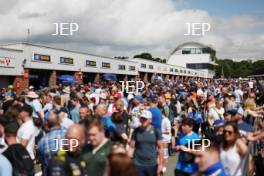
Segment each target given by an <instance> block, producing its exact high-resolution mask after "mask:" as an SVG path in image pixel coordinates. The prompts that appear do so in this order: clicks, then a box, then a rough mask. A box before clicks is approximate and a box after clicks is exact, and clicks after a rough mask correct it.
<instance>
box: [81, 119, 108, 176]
mask: <svg viewBox="0 0 264 176" xmlns="http://www.w3.org/2000/svg"><path fill="white" fill-rule="evenodd" d="M87 132H88V141H89V144H88V145H87V146H86V147H85V148H84V151H83V152H84V153H83V159H84V160H85V161H86V163H87V168H88V172H87V173H88V175H93V176H103V175H104V173H105V161H106V159H107V155H108V154H109V152H110V149H111V147H112V143H111V141H109V140H108V139H107V138H106V137H105V131H104V126H103V125H102V124H101V123H100V121H98V120H95V121H93V122H92V123H91V124H90V125H89V127H88V129H87Z"/></svg>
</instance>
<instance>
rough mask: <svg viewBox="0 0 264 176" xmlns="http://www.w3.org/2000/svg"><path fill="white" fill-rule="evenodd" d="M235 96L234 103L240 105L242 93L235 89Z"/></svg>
mask: <svg viewBox="0 0 264 176" xmlns="http://www.w3.org/2000/svg"><path fill="white" fill-rule="evenodd" d="M234 94H235V96H236V103H241V97H243V92H242V90H240V89H236V90H235V92H234Z"/></svg>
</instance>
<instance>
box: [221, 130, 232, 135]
mask: <svg viewBox="0 0 264 176" xmlns="http://www.w3.org/2000/svg"><path fill="white" fill-rule="evenodd" d="M223 133H224V134H225V133H228V134H229V135H231V134H233V133H234V132H233V131H228V130H224V131H223Z"/></svg>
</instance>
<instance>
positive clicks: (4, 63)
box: [0, 57, 11, 67]
mask: <svg viewBox="0 0 264 176" xmlns="http://www.w3.org/2000/svg"><path fill="white" fill-rule="evenodd" d="M10 63H11V59H10V58H8V57H0V66H1V67H11V65H10Z"/></svg>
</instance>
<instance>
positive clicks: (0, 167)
mask: <svg viewBox="0 0 264 176" xmlns="http://www.w3.org/2000/svg"><path fill="white" fill-rule="evenodd" d="M0 175H1V176H12V166H11V163H10V162H9V161H8V159H7V158H6V157H5V156H4V155H2V154H0Z"/></svg>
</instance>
